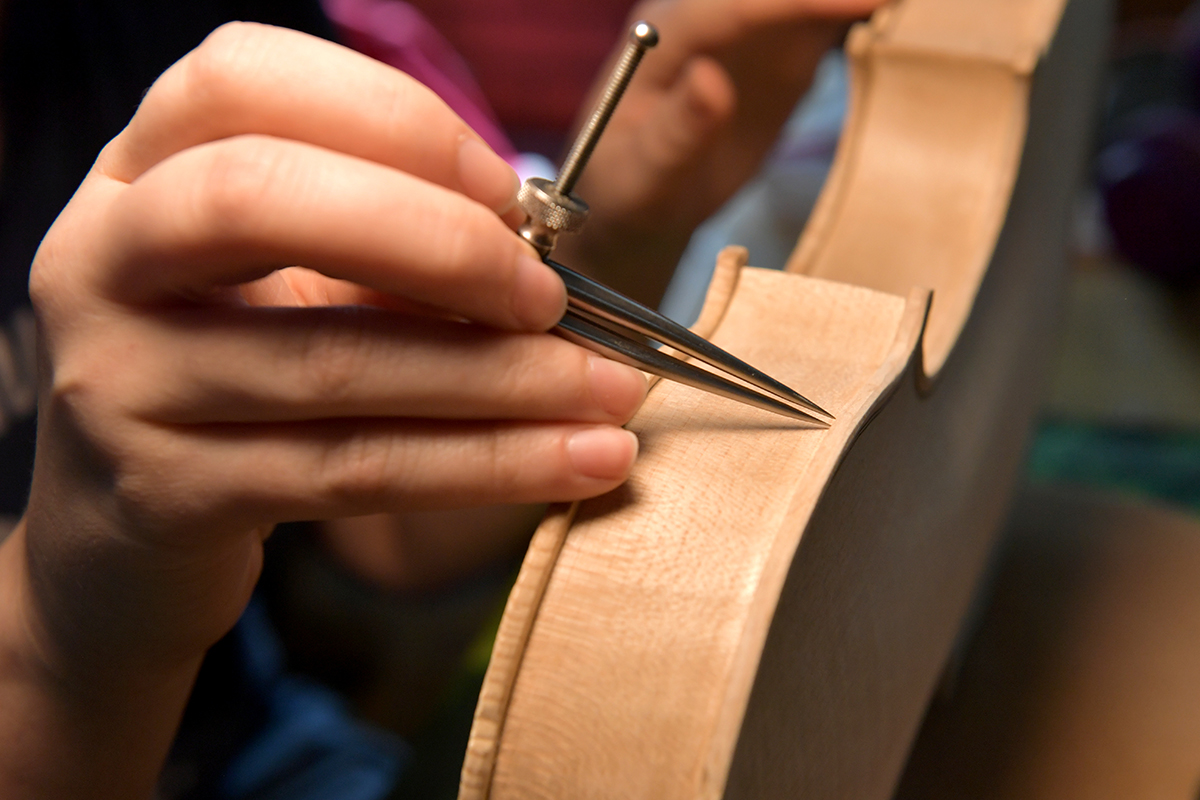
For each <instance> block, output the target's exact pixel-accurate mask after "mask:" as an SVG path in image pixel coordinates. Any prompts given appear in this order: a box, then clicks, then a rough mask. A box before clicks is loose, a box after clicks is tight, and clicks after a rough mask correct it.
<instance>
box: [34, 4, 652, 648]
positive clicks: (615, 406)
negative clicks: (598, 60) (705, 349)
mask: <svg viewBox="0 0 1200 800" xmlns="http://www.w3.org/2000/svg"><path fill="white" fill-rule="evenodd" d="M515 188H516V182H515V177H514V176H513V174H512V172H511V170H510V169H509V168H508V167H507V166H506V165H505V164H504V163H503V162H502V161H501V160H500V159H499V158H498V157H496V156H495V155H494V154H492V153H491V152H490V151H488V150H487V149H486V147H484V146H483V145H482V144H480V143H479V142H478V139H477V137H475V136H474V134H472V133H471V132H470V131H469V129H468V128H467V126H466V125H465V124H464V123H463V122H462V121H461V120H459V119H458V118H457V117H456V116H454V115H453V114H452V113H451V112H450V111H449V110H448V109H446V108H445V106H444V105H443V104H442V103H441V102H440V101H438V100H437V99H436V97H435V96H434V95H432V93H430V92H428V90H426V89H424V88H423V87H421V86H419V85H418V84H416V83H415V82H414V81H412V80H410V79H408V78H407V77H406V76H404V75H402V74H401V73H399V72H396V71H394V70H392V69H390V68H388V67H385V66H383V65H380V64H378V63H376V62H374V61H371V60H369V59H367V58H365V57H362V56H359V55H356V54H354V53H352V52H350V51H348V50H344V49H342V48H340V47H337V46H335V45H331V44H329V43H326V42H322V41H320V40H316V39H312V38H310V37H306V36H303V35H300V34H296V33H293V32H289V31H282V30H277V29H272V28H266V27H262V26H251V25H232V26H227V27H225V28H222V29H221V30H219V31H217V32H216V33H214V34H213V35H212V36H211V37H210V38H209V39H208V40H207V41H206V42H205V43H204V44H203V45H201V47H200V48H199V49H198V50H197V51H195V52H193V53H192V54H190V55H188V56H187V57H185V58H184V59H183V60H182V61H181V62H179V63H178V64H176V65H175V66H173V67H172V68H171V69H170V70H169V71H168V72H167V73H165V74H164V76H163V77H162V78H161V79H160V80H159V81H158V82H157V83H156V84H155V85H154V87H153V88H152V89H151V90H150V92H149V93H148V95H147V97H146V98H145V100H144V102H143V104H142V106H141V108H140V109H139V111H138V113H137V115H136V116H135V118H134V119H133V121H132V122H131V123H130V125H129V126H128V128H127V129H126V130H125V131H124V132H122V133H121V134H120V135H119V136H118V137H117V138H116V139H115V140H114V141H113V142H112V143H110V144H109V146H108V147H106V148H105V150H104V152H103V153H102V154H101V156H100V158H99V160H98V161H97V163H96V166H95V167H94V169H93V170H92V172H91V174H90V175H89V176H88V178H87V179H86V181H85V182H84V184H83V185H82V186H81V187H80V189H79V191H78V193H77V194H76V196H75V198H74V199H73V200H72V201H71V203H70V205H69V206H68V207H67V208H66V209H65V210H64V212H63V214H62V216H61V217H60V218H59V220H58V221H57V222H56V223H55V226H54V227H53V229H52V230H51V231H50V233H49V234H48V235H47V237H46V240H45V241H44V243H43V245H42V247H41V249H40V251H39V254H38V256H37V259H36V261H35V264H34V267H33V272H32V275H31V282H30V291H31V295H32V297H33V300H34V303H35V307H36V310H37V313H38V319H39V326H40V335H41V337H42V338H41V346H42V353H43V356H42V357H43V364H42V367H43V384H44V385H43V387H42V388H43V393H42V398H41V404H40V411H39V413H40V417H39V426H40V429H39V445H38V456H37V463H36V467H35V474H34V480H33V489H32V493H31V498H30V503H29V507H28V511H27V513H26V516H25V519H24V526H23V529H22V530H21V531H20V532H19V534H14V536H15V537H17V539H18V540H19V541H20V546H21V547H23V548H24V551H25V556H24V558H25V562H26V563H27V565H28V570H29V572H30V578H29V587H30V594H31V596H30V602H29V605H28V607H29V609H31V612H32V613H33V615H34V616H35V617H36V619H35V620H34V622H33V624H32V626H31V629H32V630H34V631H35V632H36V633H37V635H38V636H40V638H41V641H39V643H38V646H39V648H40V650H41V652H43V653H44V654H46V657H47V658H48V659H49V660H50V661H52V662H54V663H55V664H56V665H57V666H59V667H62V668H63V669H66V670H68V671H70V670H73V669H76V670H77V669H82V668H83V666H84V665H86V666H88V667H94V666H95V665H97V664H102V665H105V666H106V667H111V666H113V665H116V666H117V667H120V666H121V665H123V664H132V663H136V664H143V665H152V666H160V665H162V664H166V663H172V664H174V663H190V662H195V661H197V660H198V659H199V657H200V655H201V654H202V653H203V652H204V650H205V649H206V648H207V647H208V646H209V645H211V644H212V643H213V642H214V641H215V640H216V639H217V638H219V636H220V635H222V634H223V633H224V632H225V631H226V630H228V628H229V627H230V626H232V624H233V623H234V621H235V620H236V619H237V616H238V615H239V613H240V611H241V609H242V608H243V606H244V605H245V603H246V601H247V599H248V596H249V593H250V591H251V589H252V587H253V585H254V582H255V580H256V578H257V575H258V571H259V567H260V563H261V557H262V547H261V545H262V540H263V538H264V537H265V536H266V535H267V534H268V533H269V531H270V530H271V527H272V525H273V524H274V523H276V522H278V521H283V520H293V519H329V518H334V517H345V516H354V515H361V514H367V513H372V512H378V511H383V510H393V509H405V508H410V509H420V508H436V507H444V506H455V505H474V504H485V503H495V502H501V501H504V502H531V501H551V500H570V499H576V498H581V497H586V496H591V495H594V494H598V493H601V492H603V491H606V490H608V489H611V488H612V487H614V486H616V485H618V484H619V483H620V482H621V481H622V480H623V479H624V477H625V475H626V474H627V472H628V469H629V467H630V465H631V462H632V460H633V458H634V456H635V454H636V440H634V439H633V437H632V435H631V434H629V433H628V432H625V431H622V430H621V429H620V428H619V425H621V424H622V423H624V422H625V421H627V420H628V418H629V417H630V416H631V415H632V413H633V411H634V410H635V409H636V407H637V405H638V404H639V403H640V401H641V399H642V397H643V396H644V392H645V381H644V379H643V378H642V376H641V374H640V373H638V372H637V371H636V370H631V369H629V368H627V367H623V366H620V365H617V364H614V363H612V362H609V361H606V360H604V359H600V358H597V357H594V356H592V355H591V354H589V353H587V352H586V351H584V350H582V349H580V348H577V347H575V346H574V345H571V344H569V343H567V342H565V341H563V340H561V339H559V338H557V337H554V336H550V335H547V334H545V333H544V331H545V330H547V329H548V328H549V327H550V326H552V325H553V324H554V323H555V322H556V321H557V320H558V318H559V317H560V316H561V314H562V312H563V309H564V304H565V295H564V290H563V287H562V284H561V282H560V281H559V280H558V279H557V277H555V276H554V275H553V273H552V272H551V271H550V270H549V269H548V268H546V267H545V266H544V265H543V264H541V263H540V262H539V261H538V260H537V259H536V258H535V257H534V256H533V254H532V251H530V250H528V248H527V246H526V245H525V244H524V243H523V242H521V240H520V239H519V238H518V237H517V236H515V235H514V234H513V232H512V230H511V227H510V224H506V222H505V219H507V220H508V223H513V222H515V219H513V218H512V217H513V215H512V214H508V216H507V217H505V218H502V215H504V214H506V213H508V212H509V210H510V209H511V208H512V205H513V198H514V193H515ZM292 264H303V265H305V268H298V267H291V268H286V269H281V268H282V267H285V266H286V265H292ZM464 321H465V322H464Z"/></svg>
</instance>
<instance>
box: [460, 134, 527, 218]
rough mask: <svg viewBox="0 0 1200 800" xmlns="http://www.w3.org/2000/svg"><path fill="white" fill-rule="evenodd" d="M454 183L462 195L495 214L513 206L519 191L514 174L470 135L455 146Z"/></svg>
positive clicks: (511, 169)
mask: <svg viewBox="0 0 1200 800" xmlns="http://www.w3.org/2000/svg"><path fill="white" fill-rule="evenodd" d="M458 180H459V184H460V185H461V186H462V190H463V194H465V195H467V197H470V198H471V199H472V200H475V201H477V202H479V203H482V204H483V205H485V206H487V207H488V208H490V209H492V210H493V211H495V212H496V213H497V214H500V215H504V214H506V213H507V212H509V211H511V210H512V209H513V208H514V207H515V206H516V204H517V190H518V189H520V188H521V183H520V180H518V178H517V173H516V171H515V170H514V169H513V168H512V167H511V166H509V165H508V163H507V162H506V161H505V160H504V159H502V158H501V157H500V156H498V155H496V153H495V152H494V151H493V150H492V149H491V148H490V147H488V146H487V145H486V144H484V143H483V142H481V141H480V140H479V139H477V138H475V137H474V136H471V135H468V134H463V136H462V137H461V138H460V140H459V145H458Z"/></svg>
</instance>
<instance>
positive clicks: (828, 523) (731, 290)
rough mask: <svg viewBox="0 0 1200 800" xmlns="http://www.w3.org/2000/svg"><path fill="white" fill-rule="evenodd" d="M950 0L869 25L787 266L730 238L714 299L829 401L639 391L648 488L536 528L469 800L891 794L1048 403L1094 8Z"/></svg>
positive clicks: (737, 343) (720, 322) (640, 483)
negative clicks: (964, 5) (1050, 347)
mask: <svg viewBox="0 0 1200 800" xmlns="http://www.w3.org/2000/svg"><path fill="white" fill-rule="evenodd" d="M954 2H959V0H907V2H905V3H903V4H901V5H898V6H896V7H894V8H893V9H891V10H890V11H888V12H886V13H885V14H883V15H880V16H877V17H876V18H875V19H874V20H873V21H872V23H871V24H870V25H869V26H864V27H860V28H858V29H857V30H856V32H855V33H853V34H852V36H851V42H850V45H851V46H850V51H851V55H852V58H853V60H854V68H853V77H854V84H855V87H856V88H855V89H854V94H853V107H852V113H851V119H850V120H849V122H848V125H847V132H846V134H845V136H844V139H843V143H842V146H841V149H840V150H839V155H838V159H837V162H836V164H835V168H834V171H833V174H832V175H831V177H830V181H829V184H828V185H827V187H826V190H825V192H824V194H823V196H822V200H821V202H820V203H819V205H818V209H817V212H816V215H815V216H814V218H813V220H812V222H811V224H810V226H809V228H808V229H807V230H806V232H805V235H804V237H803V239H802V241H801V243H800V244H799V246H798V248H797V252H796V253H795V255H794V257H793V260H792V262H791V264H790V265H789V272H788V273H772V272H765V271H762V270H756V269H753V268H748V267H744V268H741V269H740V270H738V269H737V267H738V265H739V264H740V263H742V262H743V260H744V255H743V254H741V253H739V252H738V251H736V250H731V251H727V253H726V254H724V255H723V257H722V259H721V265H719V268H718V272H717V275H718V280H717V282H716V285H715V286H714V288H713V290H712V291H711V292H710V295H709V299H708V302H707V303H706V308H705V311H704V314H703V315H702V318H701V325H703V326H705V327H706V330H705V331H704V333H706V334H709V333H711V338H712V339H713V340H714V341H715V342H716V343H717V344H719V345H721V346H722V347H725V348H726V349H728V350H730V351H731V352H733V353H734V354H735V355H738V356H740V357H742V358H744V359H745V360H747V361H749V362H750V363H753V364H755V365H756V366H759V367H761V368H762V369H764V370H765V371H767V372H768V373H770V374H772V375H775V376H776V377H778V378H780V379H782V380H784V381H785V382H787V383H789V384H791V385H794V386H796V387H798V388H800V389H801V391H803V392H805V393H806V394H807V395H808V396H810V397H811V398H812V399H813V400H814V401H816V402H818V403H820V404H822V405H823V406H825V407H826V408H829V409H830V410H831V411H832V412H833V413H834V414H836V415H837V421H836V422H835V424H834V425H833V426H832V427H831V428H830V429H828V430H820V429H814V428H807V427H804V426H801V425H797V424H795V423H792V422H790V421H787V420H784V419H782V418H779V417H774V416H771V415H769V414H767V413H765V412H761V411H758V410H755V409H750V408H747V407H743V406H740V405H737V404H734V403H731V402H730V401H727V400H724V399H721V398H716V397H712V396H709V395H705V394H702V393H699V392H696V391H695V390H692V389H690V388H687V387H682V386H679V385H676V384H672V383H669V382H661V383H659V384H657V385H656V386H655V387H654V388H653V389H652V390H651V392H650V394H649V396H648V398H647V401H646V404H645V406H644V407H643V408H642V410H641V411H640V412H639V414H638V415H637V417H636V418H635V419H634V421H633V422H632V423H631V425H630V428H631V429H632V430H634V431H635V432H636V433H637V434H638V436H639V438H640V440H641V443H642V456H641V457H640V459H639V462H638V464H637V466H636V468H635V470H634V473H633V476H632V477H631V479H630V480H629V482H628V483H627V484H626V485H625V486H623V487H622V488H621V489H619V490H617V491H615V492H613V493H610V494H609V495H606V496H604V497H601V498H597V499H595V500H591V501H588V502H585V503H582V504H580V505H579V507H578V508H577V509H576V511H575V512H574V517H573V519H570V520H569V522H568V521H567V516H566V515H565V514H564V513H561V512H560V513H559V514H558V515H556V516H554V517H552V518H551V519H549V520H548V521H547V523H546V524H545V525H544V526H543V529H542V530H539V532H538V534H537V536H536V537H535V546H534V548H532V549H531V552H530V557H529V558H528V559H527V561H526V564H525V566H524V567H523V569H522V574H521V578H520V580H519V581H518V590H517V591H516V592H514V595H513V598H512V599H510V602H509V606H508V608H507V609H506V612H505V617H504V620H503V621H502V624H501V634H500V642H502V643H503V646H502V647H501V648H499V649H498V653H497V656H496V657H494V658H493V661H492V664H491V666H490V668H489V671H488V675H487V677H486V679H485V686H484V692H483V696H482V697H481V700H480V706H479V712H478V713H477V719H476V726H475V728H474V729H473V731H472V735H471V744H470V747H469V751H468V757H467V760H466V762H465V763H464V769H463V781H462V788H461V791H460V797H461V798H464V800H466V799H470V800H477V799H480V798H484V797H490V798H510V797H513V798H516V797H520V798H566V797H570V798H718V797H727V798H734V797H737V798H743V797H744V798H785V797H787V798H792V797H855V798H885V797H888V796H889V795H890V793H891V791H892V789H893V787H894V786H895V783H896V780H897V778H898V776H899V774H900V770H901V767H902V765H903V761H904V756H905V754H906V752H907V750H908V748H909V746H910V744H911V742H912V740H913V737H914V735H915V732H916V729H917V726H918V723H919V721H920V719H921V715H922V713H923V710H924V707H925V705H926V703H927V701H928V698H929V696H930V694H931V692H932V690H933V686H934V684H935V681H936V679H937V676H938V674H939V672H940V670H941V666H942V664H943V663H944V661H945V659H946V656H947V653H948V652H949V650H950V646H951V644H952V642H953V640H954V637H955V634H956V631H957V629H958V626H959V623H960V621H961V619H962V616H963V614H964V612H965V609H966V605H967V602H968V599H969V597H970V594H971V590H972V588H973V586H974V584H975V582H976V580H977V578H978V575H979V572H980V570H981V567H982V564H983V563H984V560H985V558H986V554H987V552H988V550H989V547H990V545H991V542H992V535H993V532H994V530H995V527H996V525H997V523H998V521H999V520H1000V518H1001V517H1002V514H1003V510H1004V506H1005V503H1006V499H1007V497H1008V493H1009V490H1010V488H1011V484H1012V481H1013V475H1014V474H1015V470H1016V467H1017V464H1018V463H1019V460H1020V456H1021V452H1022V448H1023V442H1024V436H1025V431H1026V430H1027V427H1028V424H1029V420H1030V418H1031V415H1032V410H1033V408H1034V405H1035V402H1036V398H1037V396H1038V391H1039V390H1038V386H1039V384H1040V375H1041V371H1042V369H1043V364H1044V356H1045V354H1046V351H1047V347H1046V342H1047V340H1048V339H1049V337H1050V335H1051V330H1052V328H1053V321H1054V318H1055V311H1056V308H1057V305H1058V300H1059V298H1060V296H1061V290H1062V283H1063V281H1062V275H1063V271H1064V270H1063V253H1064V244H1063V241H1064V233H1065V230H1066V218H1067V212H1068V209H1069V207H1070V204H1071V199H1072V193H1073V188H1074V184H1075V180H1076V179H1077V177H1078V174H1079V169H1080V166H1081V164H1082V160H1083V156H1084V153H1085V152H1086V137H1085V135H1084V131H1085V130H1086V129H1087V125H1088V121H1089V118H1090V109H1091V100H1092V97H1093V96H1094V95H1093V90H1094V76H1095V75H1096V73H1097V66H1098V53H1099V51H1100V42H1101V41H1102V36H1103V30H1104V23H1105V19H1106V17H1105V7H1104V6H1103V4H1097V3H1095V2H1083V0H1078V1H1077V2H1074V3H1072V4H1071V5H1070V6H1069V7H1068V8H1067V10H1066V12H1065V14H1064V13H1063V4H1062V2H1060V1H1059V0H1021V2H1016V3H1014V2H1012V0H973V2H971V3H969V5H970V6H971V8H972V9H974V12H975V14H979V15H983V16H984V18H985V20H986V19H987V18H989V15H993V16H991V17H990V18H991V19H993V20H994V21H995V23H996V24H995V25H994V26H992V27H989V26H988V25H987V24H986V22H984V23H981V21H980V20H979V19H976V17H975V15H974V14H963V13H959V12H958V11H956V10H954V9H951V8H950V6H952V5H953V4H954ZM942 11H944V12H945V17H944V18H943V17H942V16H939V14H940V13H941V12H942ZM1060 15H1061V19H1062V25H1061V32H1060V33H1059V34H1058V36H1057V38H1056V39H1055V40H1054V43H1053V46H1051V39H1052V38H1053V37H1054V32H1055V30H1056V26H1057V23H1058V22H1059V20H1060ZM931 20H936V22H934V21H931ZM989 31H990V33H989ZM993 34H994V35H993ZM1042 56H1044V58H1042ZM1039 58H1040V59H1041V60H1040V61H1039ZM1035 65H1036V67H1037V68H1036V70H1034V67H1035ZM1022 143H1024V144H1022ZM930 289H932V290H933V293H932V305H931V294H930ZM709 326H711V331H709V330H707V328H708V327H709Z"/></svg>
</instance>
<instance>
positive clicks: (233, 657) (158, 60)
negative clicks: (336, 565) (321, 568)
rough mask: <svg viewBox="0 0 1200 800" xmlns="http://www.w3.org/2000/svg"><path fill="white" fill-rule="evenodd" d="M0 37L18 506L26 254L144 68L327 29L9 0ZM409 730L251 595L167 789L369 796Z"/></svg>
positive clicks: (3, 408) (148, 6) (4, 456)
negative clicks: (320, 670) (221, 46)
mask: <svg viewBox="0 0 1200 800" xmlns="http://www.w3.org/2000/svg"><path fill="white" fill-rule="evenodd" d="M4 5H5V20H4V24H3V38H2V39H0V108H2V114H3V116H2V124H3V128H2V133H3V155H2V160H0V515H8V516H12V517H16V516H19V515H20V514H21V513H22V512H23V510H24V507H25V503H26V500H27V497H28V492H29V477H30V474H31V471H32V464H33V456H34V430H35V426H34V418H33V399H32V398H33V395H32V394H31V391H32V390H33V389H34V388H35V385H34V384H35V376H34V366H33V362H32V351H33V346H32V341H33V338H32V312H31V311H30V309H29V296H28V290H27V284H28V274H29V265H30V263H31V262H32V260H33V257H34V254H35V252H36V250H37V247H38V244H39V242H40V241H41V239H42V237H43V236H44V235H45V232H46V230H47V229H48V228H49V227H50V225H51V224H52V223H53V221H54V219H55V217H56V216H57V215H58V213H59V211H60V210H61V209H62V207H63V206H64V205H66V203H67V201H68V200H69V199H70V198H71V195H72V194H73V193H74V191H75V189H76V187H77V186H78V185H79V183H80V182H81V181H82V180H83V178H84V177H85V175H86V174H87V172H88V170H89V168H90V167H91V165H92V163H93V162H94V161H95V159H96V155H97V154H98V153H99V152H100V150H101V148H103V146H104V145H105V144H106V143H107V142H108V141H109V140H110V139H112V138H113V137H114V136H116V135H117V133H119V132H120V131H121V129H122V128H123V127H124V126H125V124H126V123H127V122H128V121H129V118H130V117H131V116H132V115H133V113H134V111H135V110H136V109H137V105H138V103H139V102H140V101H141V98H142V97H143V95H144V94H145V92H146V90H147V89H148V88H149V87H150V85H151V84H152V83H153V82H154V80H155V79H156V78H157V77H158V76H159V75H160V74H161V73H162V72H163V71H164V70H166V69H167V67H169V66H170V65H171V64H172V63H174V62H175V61H177V60H178V59H179V58H180V57H182V56H183V55H184V54H185V53H187V52H188V51H189V50H191V49H192V48H194V47H195V46H196V45H197V44H199V43H200V41H201V40H202V39H203V38H204V37H205V36H206V35H207V34H208V33H209V32H211V31H212V30H213V29H214V28H216V27H218V26H219V25H221V24H222V23H224V22H226V21H228V20H234V19H241V20H253V21H258V22H266V23H271V24H275V25H282V26H287V27H291V28H296V29H299V30H302V31H306V32H308V33H313V34H316V35H320V36H324V37H326V38H332V37H331V29H330V26H329V24H328V22H327V21H326V19H325V17H324V16H323V14H322V13H321V11H320V7H319V5H318V3H317V1H316V0H243V1H242V2H237V1H236V0H210V1H209V2H195V1H194V0H193V1H191V2H155V0H96V1H94V2H83V0H8V2H7V3H5V4H4ZM404 759H405V748H404V745H403V744H402V743H401V742H399V741H398V740H397V739H395V738H394V737H391V736H389V735H388V734H385V733H382V732H379V731H373V730H371V729H370V728H368V727H366V726H364V725H361V724H359V723H357V722H355V721H353V719H352V718H351V717H350V715H349V714H348V713H347V712H346V711H345V709H344V708H343V707H342V704H341V702H340V701H339V700H338V698H337V697H336V696H334V695H333V694H332V693H331V692H329V691H328V690H325V689H323V688H321V687H319V686H316V685H314V684H312V683H310V682H307V681H304V680H303V679H298V678H295V677H292V676H288V675H287V674H285V673H284V670H283V660H282V652H281V651H280V649H279V646H278V643H277V641H276V639H275V636H274V633H273V632H272V630H271V628H270V624H269V623H268V622H267V620H266V617H265V615H264V614H263V613H262V611H261V609H260V608H259V607H258V606H257V605H252V606H251V608H250V609H249V610H248V611H247V613H246V615H245V616H244V617H243V619H242V620H241V621H240V622H239V623H238V625H237V627H236V628H235V629H234V630H233V632H232V633H230V635H228V636H226V637H225V638H224V639H223V640H222V641H221V642H219V643H218V644H217V645H216V646H215V647H214V648H213V649H212V651H211V652H210V653H209V657H208V658H207V659H206V661H205V663H204V666H203V668H202V670H201V673H200V677H199V679H198V681H197V685H196V689H195V691H194V693H193V696H192V700H191V702H190V704H189V706H188V709H187V712H186V714H185V718H184V724H183V727H182V729H181V731H180V734H179V737H178V739H177V741H176V745H175V748H174V752H173V753H172V756H171V759H170V760H169V762H168V764H167V767H166V769H165V770H164V773H163V778H162V784H161V786H160V792H159V796H160V797H162V798H164V800H184V799H185V798H186V799H187V800H199V798H230V800H273V799H275V798H278V799H279V800H284V798H286V800H334V798H336V799H337V800H378V798H382V797H385V796H386V795H387V794H388V792H389V791H390V790H391V788H392V787H393V786H394V784H395V782H396V780H397V778H398V775H399V772H400V768H401V766H402V764H403V762H404Z"/></svg>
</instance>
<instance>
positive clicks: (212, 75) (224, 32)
mask: <svg viewBox="0 0 1200 800" xmlns="http://www.w3.org/2000/svg"><path fill="white" fill-rule="evenodd" d="M266 30H267V28H266V27H265V26H263V25H258V24H255V23H251V22H227V23H225V24H224V25H222V26H220V27H219V28H217V29H216V30H214V31H213V32H212V33H210V34H209V35H208V36H207V37H205V39H204V41H203V42H201V43H200V45H199V46H198V47H196V49H195V50H193V51H192V52H191V53H189V54H188V56H187V58H186V61H185V62H184V66H185V71H184V72H185V81H186V86H187V90H188V93H189V96H190V97H191V98H192V99H193V100H198V101H201V102H205V103H211V102H213V101H215V102H216V103H218V104H220V103H221V102H223V101H224V100H226V99H228V98H233V97H236V96H237V92H238V88H239V84H240V83H241V81H242V80H243V78H244V76H245V75H246V73H247V70H251V69H253V68H254V67H256V66H257V64H258V63H259V61H260V60H261V58H262V50H263V46H262V45H263V39H264V36H265V31H266Z"/></svg>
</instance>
